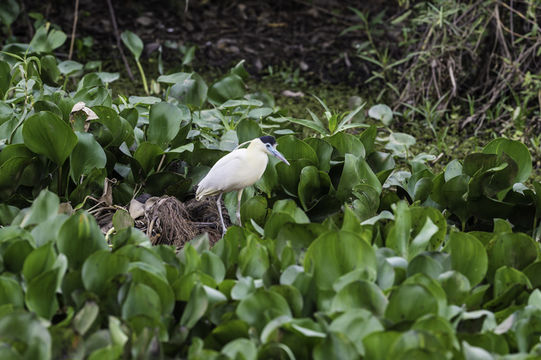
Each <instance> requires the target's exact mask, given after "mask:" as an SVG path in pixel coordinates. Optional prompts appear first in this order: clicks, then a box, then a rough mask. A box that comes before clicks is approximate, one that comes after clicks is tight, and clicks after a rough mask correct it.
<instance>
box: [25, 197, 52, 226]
mask: <svg viewBox="0 0 541 360" xmlns="http://www.w3.org/2000/svg"><path fill="white" fill-rule="evenodd" d="M59 204H60V200H59V198H58V196H57V195H56V194H55V193H52V192H50V191H48V190H42V191H41V192H40V193H39V195H38V197H37V198H36V199H35V200H34V202H33V203H32V206H31V207H30V210H29V211H28V213H27V214H26V215H25V216H24V218H23V220H22V221H21V223H20V226H21V227H25V226H28V225H36V224H40V223H42V222H44V221H47V220H49V219H51V218H52V217H54V216H56V214H57V213H58V206H59Z"/></svg>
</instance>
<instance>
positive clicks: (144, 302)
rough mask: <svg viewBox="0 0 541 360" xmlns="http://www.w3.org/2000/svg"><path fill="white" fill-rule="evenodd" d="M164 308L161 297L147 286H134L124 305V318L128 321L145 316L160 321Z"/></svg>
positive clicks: (131, 287) (136, 284)
mask: <svg viewBox="0 0 541 360" xmlns="http://www.w3.org/2000/svg"><path fill="white" fill-rule="evenodd" d="M161 313H162V306H161V302H160V297H159V295H158V294H157V293H156V292H155V291H154V290H153V289H152V288H151V287H150V286H147V285H145V284H138V283H135V284H132V285H131V286H130V290H129V291H128V294H127V296H126V300H125V301H124V303H123V304H122V318H123V319H125V320H128V319H130V318H133V317H135V316H138V315H145V316H148V317H150V318H151V319H154V320H159V319H160V317H161Z"/></svg>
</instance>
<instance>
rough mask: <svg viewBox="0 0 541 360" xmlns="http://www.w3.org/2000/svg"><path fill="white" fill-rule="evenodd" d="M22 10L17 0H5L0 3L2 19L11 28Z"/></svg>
mask: <svg viewBox="0 0 541 360" xmlns="http://www.w3.org/2000/svg"><path fill="white" fill-rule="evenodd" d="M20 12H21V7H20V6H19V2H17V1H16V0H7V1H3V2H2V3H1V4H0V21H1V22H2V23H3V24H4V25H6V26H7V27H8V28H9V27H10V26H11V24H13V22H14V21H15V19H17V16H19V13H20Z"/></svg>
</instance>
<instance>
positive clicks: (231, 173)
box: [197, 149, 246, 198]
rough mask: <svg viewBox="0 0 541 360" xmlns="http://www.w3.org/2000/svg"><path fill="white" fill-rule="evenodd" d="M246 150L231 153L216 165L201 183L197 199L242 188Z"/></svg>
mask: <svg viewBox="0 0 541 360" xmlns="http://www.w3.org/2000/svg"><path fill="white" fill-rule="evenodd" d="M245 152H246V151H245V149H239V150H235V151H232V152H230V153H229V154H227V155H226V156H224V157H223V158H221V159H220V160H218V161H217V162H216V164H214V166H213V167H212V168H211V169H210V171H209V172H208V174H207V176H205V177H204V178H203V180H201V182H199V185H198V187H197V197H198V198H201V197H203V196H206V195H214V194H218V193H221V192H227V191H232V190H237V189H239V188H241V187H243V186H242V181H243V180H244V179H243V177H244V176H243V174H244V172H245V166H246V164H245V162H246V161H245V158H246V154H245Z"/></svg>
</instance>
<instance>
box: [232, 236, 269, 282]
mask: <svg viewBox="0 0 541 360" xmlns="http://www.w3.org/2000/svg"><path fill="white" fill-rule="evenodd" d="M269 264H270V261H269V254H268V251H267V248H266V247H265V246H263V245H262V244H261V243H259V241H257V240H256V238H255V237H249V238H248V241H247V244H246V246H244V247H243V248H242V250H241V251H240V253H239V268H238V270H239V272H240V274H242V275H243V276H250V277H252V278H254V279H260V278H262V277H263V274H265V272H266V271H267V269H268V267H269Z"/></svg>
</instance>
